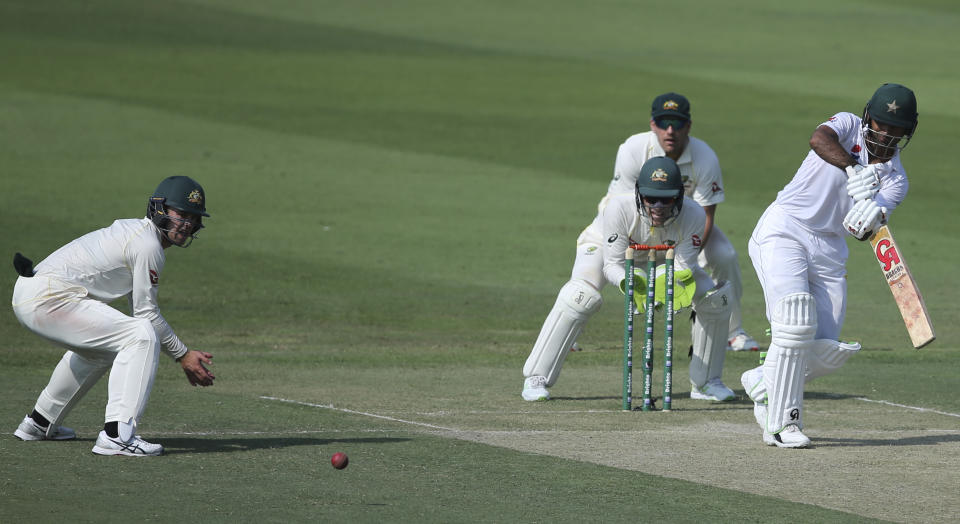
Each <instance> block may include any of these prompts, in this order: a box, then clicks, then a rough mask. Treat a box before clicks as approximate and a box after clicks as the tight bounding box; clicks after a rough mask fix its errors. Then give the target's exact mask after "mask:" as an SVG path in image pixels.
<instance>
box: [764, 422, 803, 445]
mask: <svg viewBox="0 0 960 524" xmlns="http://www.w3.org/2000/svg"><path fill="white" fill-rule="evenodd" d="M763 443H764V444H766V445H768V446H776V447H778V448H806V447H808V446H810V439H809V438H808V437H807V436H806V435H804V434H803V432H802V431H800V428H799V427H797V425H796V424H790V425H789V426H787V427H785V428H783V429H782V430H781V431H780V432H779V433H768V432H767V431H766V430H764V431H763Z"/></svg>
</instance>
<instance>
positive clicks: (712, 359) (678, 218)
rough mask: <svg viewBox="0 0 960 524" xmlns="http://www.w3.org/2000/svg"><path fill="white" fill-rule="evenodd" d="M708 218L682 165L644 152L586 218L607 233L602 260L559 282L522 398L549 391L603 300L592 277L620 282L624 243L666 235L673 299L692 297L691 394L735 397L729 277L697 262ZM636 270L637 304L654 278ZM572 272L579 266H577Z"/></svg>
mask: <svg viewBox="0 0 960 524" xmlns="http://www.w3.org/2000/svg"><path fill="white" fill-rule="evenodd" d="M705 223H706V214H705V213H704V211H703V209H702V208H701V207H700V206H699V205H697V203H696V202H694V201H693V200H692V199H689V198H685V197H684V187H683V180H682V175H681V173H680V168H679V167H678V166H677V163H676V162H674V161H673V160H672V159H670V158H669V157H654V158H651V159H650V160H648V161H647V162H646V163H644V164H643V166H642V168H641V170H640V173H639V174H638V176H637V179H636V183H635V185H634V191H633V192H632V193H629V194H625V195H618V196H614V197H612V198H609V199H607V201H606V206H605V207H604V209H603V212H602V214H600V215H599V216H597V218H596V219H595V220H594V223H593V225H592V226H591V227H592V228H593V229H594V230H596V231H601V232H602V235H603V237H604V239H605V240H604V241H603V245H602V247H601V248H599V249H597V250H596V252H595V255H594V256H596V257H600V258H598V259H596V260H600V261H601V262H602V263H601V264H597V265H596V266H595V265H594V264H593V263H591V264H585V267H584V268H580V273H579V274H581V275H589V280H582V279H577V278H575V279H572V280H571V281H570V282H568V283H567V284H566V285H565V286H564V287H563V289H561V290H560V296H559V297H557V302H556V304H555V305H554V307H553V310H552V311H551V312H550V314H549V316H548V317H547V320H546V321H545V322H544V324H543V328H542V329H541V331H540V336H539V337H538V338H537V342H536V344H535V345H534V347H533V351H532V352H531V353H530V357H529V358H528V359H527V362H526V365H524V368H523V374H524V377H526V378H525V380H524V385H523V392H522V396H523V398H524V400H531V401H532V400H546V399H549V398H550V395H549V392H548V391H547V387H549V386H552V385H553V384H554V383H555V382H556V380H557V377H558V376H559V374H560V368H561V367H562V365H563V361H564V359H565V357H566V355H567V352H568V351H567V350H568V348H569V347H570V344H571V343H572V341H573V340H575V339H576V337H577V335H578V334H579V333H580V330H581V329H582V328H583V325H584V324H585V323H586V321H587V319H588V318H589V317H590V316H591V315H593V314H594V313H595V312H596V311H597V310H598V309H599V308H600V304H601V303H602V298H601V296H600V292H599V289H600V287H601V286H600V285H596V284H594V282H604V283H605V282H609V283H611V284H614V285H618V286H620V289H621V291H623V290H624V286H625V283H624V282H625V280H626V279H625V270H624V256H625V251H626V248H627V245H628V244H629V243H638V244H665V243H666V242H667V241H672V242H674V244H675V246H676V248H675V260H674V264H675V266H676V270H677V272H676V284H675V290H674V306H675V307H676V308H677V309H680V308H683V307H687V306H690V305H691V304H692V306H693V309H694V311H695V312H696V320H695V321H694V326H693V360H692V361H691V363H690V383H691V391H690V398H692V399H696V400H711V401H726V400H732V399H734V398H735V395H734V393H733V391H731V390H730V388H728V387H727V386H725V385H724V384H723V382H722V381H721V374H722V372H723V362H724V358H725V354H726V345H727V329H728V326H729V322H730V309H731V296H732V291H731V287H730V284H729V283H727V282H717V283H715V282H714V281H713V280H712V279H711V278H710V276H709V275H708V274H707V273H706V271H704V270H703V268H701V267H700V266H699V265H698V263H697V257H698V255H699V253H700V244H701V242H702V235H703V231H704V225H705ZM661 258H662V253H661ZM581 261H582V258H581V257H577V263H578V264H580V263H581ZM661 261H662V260H661ZM588 270H589V271H588ZM635 272H636V277H635V278H634V287H635V290H636V292H635V295H634V296H635V297H637V299H639V301H640V303H639V304H638V307H641V308H642V307H644V306H645V304H644V303H643V302H642V300H643V299H642V297H644V296H645V295H646V289H647V280H646V279H647V278H655V275H646V274H645V273H644V272H643V270H642V269H639V268H636V269H635ZM574 274H575V275H576V274H578V268H577V267H575V268H574ZM666 314H672V313H666Z"/></svg>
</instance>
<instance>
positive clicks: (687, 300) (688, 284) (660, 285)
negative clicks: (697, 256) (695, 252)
mask: <svg viewBox="0 0 960 524" xmlns="http://www.w3.org/2000/svg"><path fill="white" fill-rule="evenodd" d="M654 278H655V279H656V281H655V282H654V285H655V286H656V290H655V291H654V294H653V300H654V306H653V308H654V311H658V312H659V311H662V310H663V305H664V304H665V303H666V302H667V297H666V289H667V266H666V265H665V264H660V265H659V266H657V269H656V275H655V276H654ZM626 289H627V280H626V279H623V280H621V281H620V292H621V293H624V294H626ZM696 290H697V282H696V280H695V279H694V278H693V271H691V270H689V269H681V270H678V271H674V273H673V311H674V313H676V312H677V311H680V310H681V309H684V308H687V307H690V305H691V304H693V294H694V292H695V291H696ZM633 303H634V304H636V306H637V311H638V312H640V313H642V312H645V311H646V310H647V272H646V271H644V270H642V269H640V268H637V267H635V268H633Z"/></svg>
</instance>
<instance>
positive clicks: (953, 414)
mask: <svg viewBox="0 0 960 524" xmlns="http://www.w3.org/2000/svg"><path fill="white" fill-rule="evenodd" d="M856 399H857V400H862V401H864V402H873V403H875V404H885V405H887V406H896V407H898V408H906V409H912V410H915V411H922V412H924V413H936V414H937V415H946V416H948V417H957V418H960V413H948V412H946V411H937V410H935V409H929V408H918V407H916V406H907V405H906V404H897V403H896V402H890V401H887V400H872V399H869V398H866V397H856Z"/></svg>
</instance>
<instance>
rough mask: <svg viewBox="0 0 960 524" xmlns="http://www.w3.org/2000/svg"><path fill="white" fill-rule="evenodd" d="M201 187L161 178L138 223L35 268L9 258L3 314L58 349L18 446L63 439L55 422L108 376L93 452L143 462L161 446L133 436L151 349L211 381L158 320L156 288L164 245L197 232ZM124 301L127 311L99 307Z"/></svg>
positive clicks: (112, 229) (64, 431)
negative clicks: (13, 276) (9, 285)
mask: <svg viewBox="0 0 960 524" xmlns="http://www.w3.org/2000/svg"><path fill="white" fill-rule="evenodd" d="M204 200H205V196H204V192H203V188H202V187H200V185H199V184H197V183H196V182H195V181H193V180H192V179H190V178H189V177H185V176H175V177H169V178H167V179H165V180H164V181H163V182H161V183H160V185H159V186H158V187H157V190H156V191H155V192H154V194H153V196H152V197H151V198H150V199H149V200H148V204H147V216H146V217H145V218H135V219H121V220H117V221H115V222H113V224H111V225H110V226H108V227H105V228H103V229H99V230H97V231H93V232H92V233H88V234H86V235H84V236H82V237H80V238H78V239H76V240H74V241H73V242H70V243H69V244H67V245H65V246H63V247H61V248H60V249H58V250H56V251H54V252H53V253H52V254H51V255H50V256H48V257H47V258H46V259H44V260H43V261H42V262H40V263H39V264H38V265H37V267H36V271H34V269H33V264H32V262H30V260H29V259H27V258H25V257H23V256H22V255H20V254H19V253H17V256H16V258H15V262H14V265H15V266H16V268H17V271H18V273H20V277H19V278H18V279H17V283H16V285H15V287H14V291H13V311H14V313H15V314H16V316H17V319H18V320H19V321H20V322H21V323H22V324H23V325H24V326H26V327H27V329H29V330H30V331H33V332H34V333H36V334H38V335H40V336H41V337H44V338H46V339H48V340H50V341H51V342H54V343H56V344H58V345H61V346H64V347H66V348H67V349H68V351H67V352H66V354H65V355H64V356H63V358H62V359H61V360H60V363H59V364H58V365H57V367H56V368H55V369H54V371H53V374H52V376H51V377H50V381H49V383H48V384H47V387H46V388H45V389H44V390H43V391H42V392H41V393H40V397H39V398H38V399H37V402H36V405H35V407H34V410H33V412H32V413H31V414H30V415H27V416H26V417H25V418H24V419H23V422H21V423H20V426H19V427H18V428H17V430H16V431H15V432H14V435H16V436H17V437H18V438H20V439H21V440H69V439H73V438H76V433H75V432H74V431H73V430H72V429H70V428H67V427H64V426H62V425H61V423H62V421H63V420H64V418H65V417H66V416H67V415H68V414H69V412H70V410H71V409H72V408H73V407H74V406H75V405H76V404H77V402H79V401H80V399H81V398H82V397H83V395H84V394H85V393H86V392H87V391H89V390H90V388H91V387H93V385H94V384H95V383H96V382H97V381H98V380H99V379H100V377H102V376H103V374H104V373H106V372H107V370H109V371H110V379H109V384H108V400H107V408H106V415H105V424H104V429H103V431H101V432H100V434H99V435H98V436H97V441H96V444H95V445H94V447H93V452H94V453H96V454H99V455H128V456H153V455H160V454H162V453H163V446H161V445H160V444H153V443H150V442H147V441H145V440H143V439H142V438H140V436H139V435H137V434H136V428H137V424H138V422H139V420H140V417H141V415H142V414H143V410H144V408H145V407H146V405H147V399H148V398H149V396H150V390H151V388H152V387H153V379H154V376H155V375H156V371H157V365H158V359H159V356H160V352H161V350H162V351H164V352H165V353H167V354H168V355H169V356H170V357H172V358H173V359H175V360H176V361H177V362H178V363H179V364H180V366H181V367H182V368H183V371H184V373H185V374H186V376H187V379H188V380H189V381H190V383H191V384H193V385H195V386H210V385H213V380H214V376H213V374H212V373H210V371H209V370H207V369H206V367H204V364H205V363H206V364H210V362H211V359H212V358H213V355H211V354H210V353H206V352H203V351H193V350H189V349H187V346H185V345H184V344H183V342H181V341H180V339H179V338H178V337H177V335H176V334H174V332H173V329H171V328H170V325H169V324H167V321H166V320H164V318H163V316H161V315H160V310H159V306H158V304H157V290H158V286H159V283H160V274H161V272H162V271H163V266H164V262H165V260H166V258H165V254H164V250H165V249H166V248H168V247H170V246H171V245H175V246H180V247H186V246H188V245H189V244H190V243H191V242H192V240H193V238H194V236H195V235H196V233H197V232H198V231H199V230H200V228H202V227H203V225H202V222H201V220H202V218H201V217H208V216H210V215H208V214H207V212H206V206H205V203H204ZM123 296H126V297H127V299H128V301H129V304H130V310H131V315H130V316H128V315H125V314H123V313H121V312H120V311H117V310H116V309H114V308H112V307H111V306H110V305H109V303H110V302H111V301H113V300H115V299H117V298H120V297H123Z"/></svg>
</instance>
